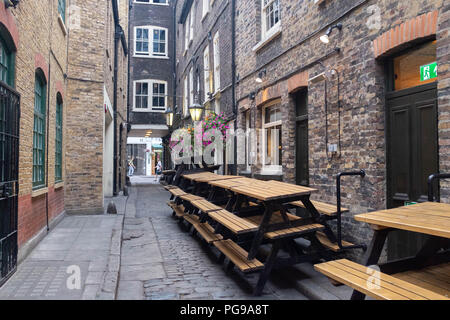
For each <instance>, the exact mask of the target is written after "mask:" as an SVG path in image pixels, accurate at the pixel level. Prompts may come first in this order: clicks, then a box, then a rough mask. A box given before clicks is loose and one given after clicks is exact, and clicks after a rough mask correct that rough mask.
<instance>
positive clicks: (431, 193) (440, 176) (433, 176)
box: [428, 173, 450, 202]
mask: <svg viewBox="0 0 450 320" xmlns="http://www.w3.org/2000/svg"><path fill="white" fill-rule="evenodd" d="M441 179H450V173H433V174H431V175H430V176H429V177H428V201H431V202H433V201H434V200H435V198H434V190H433V182H434V180H438V181H439V180H441ZM436 200H437V202H441V195H440V194H439V187H438V194H437V196H436Z"/></svg>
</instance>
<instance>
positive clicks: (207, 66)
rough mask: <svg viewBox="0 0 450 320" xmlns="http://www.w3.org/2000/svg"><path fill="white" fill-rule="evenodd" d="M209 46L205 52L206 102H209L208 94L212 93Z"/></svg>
mask: <svg viewBox="0 0 450 320" xmlns="http://www.w3.org/2000/svg"><path fill="white" fill-rule="evenodd" d="M209 60H210V59H209V46H206V48H205V50H203V77H204V79H203V80H204V89H205V94H204V101H205V102H206V101H208V100H209V97H208V92H211V70H210V61H209Z"/></svg>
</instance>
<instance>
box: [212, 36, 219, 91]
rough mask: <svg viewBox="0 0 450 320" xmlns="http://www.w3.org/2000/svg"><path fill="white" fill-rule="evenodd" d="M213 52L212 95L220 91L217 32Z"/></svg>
mask: <svg viewBox="0 0 450 320" xmlns="http://www.w3.org/2000/svg"><path fill="white" fill-rule="evenodd" d="M213 50H214V93H216V92H217V91H219V89H220V51H219V32H216V34H215V35H214V40H213Z"/></svg>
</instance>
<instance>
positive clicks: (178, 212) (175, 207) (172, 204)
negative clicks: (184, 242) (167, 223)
mask: <svg viewBox="0 0 450 320" xmlns="http://www.w3.org/2000/svg"><path fill="white" fill-rule="evenodd" d="M167 205H168V206H169V207H171V208H172V210H173V211H174V212H175V215H176V216H177V217H179V218H181V217H182V216H184V215H185V213H184V206H183V205H182V204H180V205H176V204H175V202H173V201H169V202H167Z"/></svg>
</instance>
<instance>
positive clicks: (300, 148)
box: [293, 88, 309, 186]
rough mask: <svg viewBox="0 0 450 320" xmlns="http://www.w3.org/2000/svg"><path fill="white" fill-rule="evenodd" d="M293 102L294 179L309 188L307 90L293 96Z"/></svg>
mask: <svg viewBox="0 0 450 320" xmlns="http://www.w3.org/2000/svg"><path fill="white" fill-rule="evenodd" d="M293 99H294V102H295V177H296V178H295V179H296V183H297V184H298V185H302V186H309V164H308V161H309V157H308V153H309V150H308V149H309V145H308V89H307V88H304V89H301V90H299V91H297V92H296V93H294V95H293Z"/></svg>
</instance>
